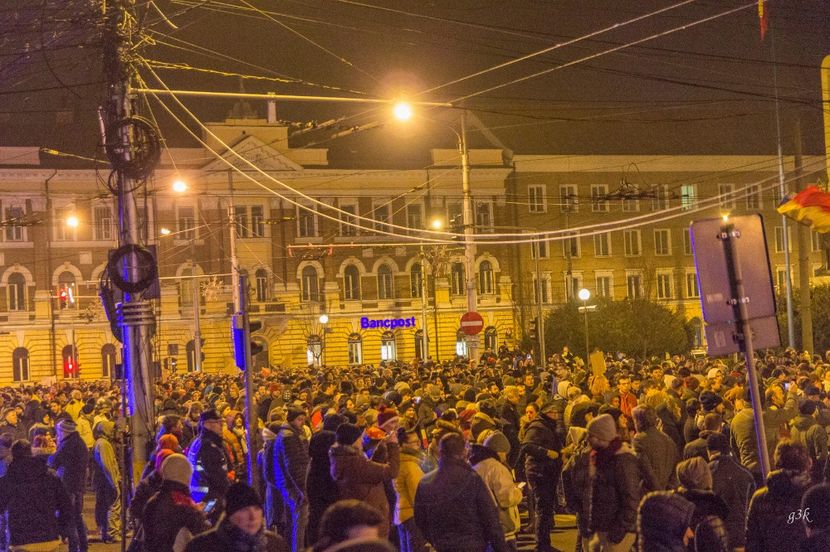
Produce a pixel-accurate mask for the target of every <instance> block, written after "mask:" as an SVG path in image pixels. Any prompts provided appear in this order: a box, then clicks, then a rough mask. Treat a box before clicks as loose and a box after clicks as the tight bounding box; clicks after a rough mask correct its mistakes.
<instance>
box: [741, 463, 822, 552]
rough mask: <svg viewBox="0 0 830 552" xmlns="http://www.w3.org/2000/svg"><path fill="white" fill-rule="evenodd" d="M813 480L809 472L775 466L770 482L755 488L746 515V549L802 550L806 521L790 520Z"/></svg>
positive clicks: (757, 551)
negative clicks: (794, 472)
mask: <svg viewBox="0 0 830 552" xmlns="http://www.w3.org/2000/svg"><path fill="white" fill-rule="evenodd" d="M809 484H810V480H809V476H807V477H805V476H804V474H793V473H791V472H787V471H785V470H775V471H773V472H770V474H769V477H767V486H766V487H762V488H760V489H758V490H757V491H755V494H754V495H753V496H752V500H751V501H750V503H749V513H748V514H747V518H746V552H778V551H780V550H798V547H799V546H800V545H801V543H802V542H803V541H804V540H805V539H806V538H807V533H806V531H805V530H804V524H803V523H801V522H800V521H798V520H794V521H793V522H792V523H789V516H790V513H792V512H798V509H799V508H801V497H802V496H803V495H804V492H805V491H806V490H807V488H808V486H809Z"/></svg>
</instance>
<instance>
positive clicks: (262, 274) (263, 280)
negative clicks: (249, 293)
mask: <svg viewBox="0 0 830 552" xmlns="http://www.w3.org/2000/svg"><path fill="white" fill-rule="evenodd" d="M254 278H255V279H256V300H257V302H258V303H264V302H265V301H267V300H268V296H269V293H268V271H266V270H265V269H264V268H260V269H257V271H256V272H255V273H254Z"/></svg>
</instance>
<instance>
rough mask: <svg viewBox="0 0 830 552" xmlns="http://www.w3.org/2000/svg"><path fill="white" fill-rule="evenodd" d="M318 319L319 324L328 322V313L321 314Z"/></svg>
mask: <svg viewBox="0 0 830 552" xmlns="http://www.w3.org/2000/svg"><path fill="white" fill-rule="evenodd" d="M319 320H320V324H328V323H329V315H328V314H321V315H320V318H319Z"/></svg>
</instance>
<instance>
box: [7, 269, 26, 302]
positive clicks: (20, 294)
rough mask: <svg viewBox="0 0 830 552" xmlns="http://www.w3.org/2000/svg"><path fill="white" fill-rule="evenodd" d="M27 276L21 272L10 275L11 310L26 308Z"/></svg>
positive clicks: (9, 299) (8, 289) (8, 293)
mask: <svg viewBox="0 0 830 552" xmlns="http://www.w3.org/2000/svg"><path fill="white" fill-rule="evenodd" d="M26 295H27V293H26V278H24V277H23V275H22V274H21V273H19V272H12V273H11V274H10V275H9V281H8V287H7V297H8V303H7V305H8V306H9V310H10V311H25V310H26Z"/></svg>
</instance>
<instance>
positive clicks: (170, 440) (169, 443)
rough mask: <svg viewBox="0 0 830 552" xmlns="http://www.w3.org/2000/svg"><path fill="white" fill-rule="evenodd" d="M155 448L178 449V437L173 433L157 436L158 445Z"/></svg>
mask: <svg viewBox="0 0 830 552" xmlns="http://www.w3.org/2000/svg"><path fill="white" fill-rule="evenodd" d="M156 448H157V449H159V450H163V449H170V450H172V451H177V450H180V448H179V439H178V438H177V437H176V436H175V435H173V434H172V433H165V434H164V435H162V436H161V437H159V442H158V445H156Z"/></svg>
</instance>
